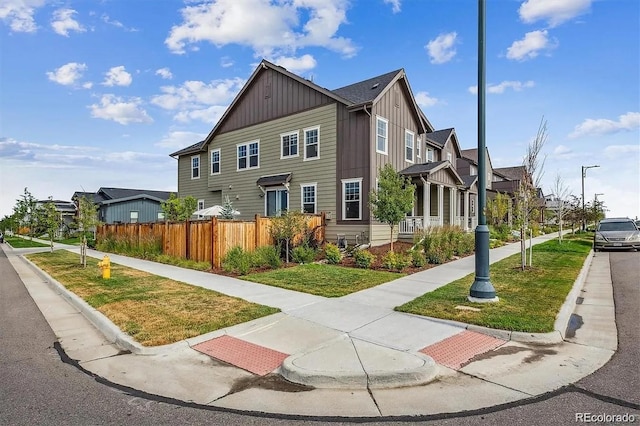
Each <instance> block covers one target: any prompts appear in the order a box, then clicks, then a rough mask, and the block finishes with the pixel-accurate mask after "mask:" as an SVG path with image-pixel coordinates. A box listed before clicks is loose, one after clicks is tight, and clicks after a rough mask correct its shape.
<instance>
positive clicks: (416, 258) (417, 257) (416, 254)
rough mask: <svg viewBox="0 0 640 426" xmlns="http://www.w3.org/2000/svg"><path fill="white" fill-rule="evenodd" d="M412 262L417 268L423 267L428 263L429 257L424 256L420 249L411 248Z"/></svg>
mask: <svg viewBox="0 0 640 426" xmlns="http://www.w3.org/2000/svg"><path fill="white" fill-rule="evenodd" d="M410 253H411V264H412V265H413V266H414V267H416V268H422V267H423V266H424V265H425V264H426V263H427V259H425V258H424V254H422V253H421V252H420V250H411V252H410Z"/></svg>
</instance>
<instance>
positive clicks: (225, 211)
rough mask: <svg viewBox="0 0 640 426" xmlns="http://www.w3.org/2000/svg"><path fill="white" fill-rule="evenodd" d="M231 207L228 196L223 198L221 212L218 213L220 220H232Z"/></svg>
mask: <svg viewBox="0 0 640 426" xmlns="http://www.w3.org/2000/svg"><path fill="white" fill-rule="evenodd" d="M233 212H234V210H233V205H232V204H231V200H229V196H228V195H225V196H224V205H223V206H222V211H221V212H220V217H221V218H222V219H233Z"/></svg>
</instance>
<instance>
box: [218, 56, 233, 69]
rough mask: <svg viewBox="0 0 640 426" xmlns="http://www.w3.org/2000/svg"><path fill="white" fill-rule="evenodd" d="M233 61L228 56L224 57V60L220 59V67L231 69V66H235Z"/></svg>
mask: <svg viewBox="0 0 640 426" xmlns="http://www.w3.org/2000/svg"><path fill="white" fill-rule="evenodd" d="M233 63H234V62H233V59H231V58H230V57H228V56H223V57H222V58H220V66H221V67H222V68H229V67H231V66H233Z"/></svg>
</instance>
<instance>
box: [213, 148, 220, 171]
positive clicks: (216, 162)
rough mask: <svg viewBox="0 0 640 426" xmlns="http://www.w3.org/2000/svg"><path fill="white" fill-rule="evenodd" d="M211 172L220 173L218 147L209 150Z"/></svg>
mask: <svg viewBox="0 0 640 426" xmlns="http://www.w3.org/2000/svg"><path fill="white" fill-rule="evenodd" d="M211 174H212V175H219V174H220V148H218V149H214V150H212V151H211Z"/></svg>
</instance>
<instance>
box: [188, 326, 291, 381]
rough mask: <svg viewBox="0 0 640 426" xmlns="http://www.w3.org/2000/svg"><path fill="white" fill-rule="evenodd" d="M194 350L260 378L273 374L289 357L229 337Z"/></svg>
mask: <svg viewBox="0 0 640 426" xmlns="http://www.w3.org/2000/svg"><path fill="white" fill-rule="evenodd" d="M193 349H195V350H197V351H198V352H202V353H203V354H205V355H209V356H210V357H213V358H216V359H219V360H220V361H224V362H226V363H229V364H231V365H235V366H236V367H240V368H242V369H243V370H247V371H249V372H251V373H253V374H257V375H259V376H264V375H265V374H269V373H271V372H272V371H273V370H275V369H276V368H278V367H279V366H280V364H282V361H284V360H285V358H287V357H288V356H289V355H288V354H285V353H282V352H278V351H274V350H273V349H269V348H265V347H264V346H259V345H254V344H253V343H249V342H246V341H244V340H240V339H236V338H235V337H231V336H227V335H224V336H220V337H216V338H215V339H211V340H207V341H206V342H202V343H199V344H197V345H195V346H193Z"/></svg>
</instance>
